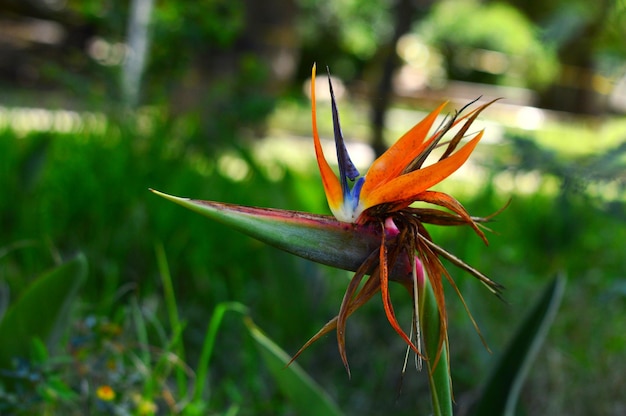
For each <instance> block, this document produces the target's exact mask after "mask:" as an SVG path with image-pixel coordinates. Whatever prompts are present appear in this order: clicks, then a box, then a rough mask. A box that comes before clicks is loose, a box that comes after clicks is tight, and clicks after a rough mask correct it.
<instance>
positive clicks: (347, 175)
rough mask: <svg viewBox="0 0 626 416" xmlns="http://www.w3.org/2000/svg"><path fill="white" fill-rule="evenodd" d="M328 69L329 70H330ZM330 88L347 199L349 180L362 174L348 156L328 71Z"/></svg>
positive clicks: (341, 178) (342, 185)
mask: <svg viewBox="0 0 626 416" xmlns="http://www.w3.org/2000/svg"><path fill="white" fill-rule="evenodd" d="M326 69H327V70H328V68H326ZM328 86H329V88H330V98H331V106H332V113H333V130H334V133H335V147H336V148H337V162H338V163H339V180H340V182H341V189H342V191H343V195H344V198H345V197H347V196H349V195H351V194H350V187H349V186H348V179H350V180H351V181H353V180H354V179H355V178H357V177H359V176H360V173H359V171H358V170H357V168H356V166H354V163H352V160H351V159H350V155H349V154H348V150H347V149H346V144H345V142H344V140H343V134H342V133H341V126H340V124H339V112H338V111H337V103H336V102H335V92H334V91H333V84H332V82H331V81H330V71H328ZM352 195H354V194H352ZM357 202H358V199H357Z"/></svg>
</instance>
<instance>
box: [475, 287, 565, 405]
mask: <svg viewBox="0 0 626 416" xmlns="http://www.w3.org/2000/svg"><path fill="white" fill-rule="evenodd" d="M565 280H566V279H565V277H563V276H557V277H555V278H554V280H553V281H552V282H551V283H550V284H549V285H548V286H547V287H546V289H545V290H544V292H543V293H542V295H541V297H540V298H539V300H538V301H537V303H536V304H535V305H534V306H533V307H532V308H531V309H530V310H529V311H528V313H527V315H526V317H525V318H524V320H523V321H522V323H521V325H520V326H519V327H518V329H517V331H516V333H515V336H514V337H513V339H512V340H511V342H510V344H509V346H508V347H507V349H506V350H505V351H504V353H503V354H502V356H501V357H500V359H499V361H498V364H497V365H496V367H495V368H494V370H493V371H492V373H491V375H490V377H489V378H488V379H487V382H486V384H485V386H484V388H483V390H482V394H481V397H480V399H479V401H478V402H477V403H476V405H475V406H474V408H473V410H472V414H474V415H477V416H480V415H506V416H510V415H514V414H515V407H516V405H517V399H518V396H519V392H520V390H521V388H522V385H523V383H524V380H525V378H526V375H527V374H528V372H529V370H530V367H531V365H532V362H533V360H534V358H535V356H536V355H537V352H538V351H539V347H540V346H541V344H542V343H543V341H544V339H545V337H546V335H547V333H548V329H549V328H550V325H551V324H552V321H553V320H554V317H555V315H556V312H557V310H558V307H559V305H560V303H561V299H562V298H563V292H564V289H565Z"/></svg>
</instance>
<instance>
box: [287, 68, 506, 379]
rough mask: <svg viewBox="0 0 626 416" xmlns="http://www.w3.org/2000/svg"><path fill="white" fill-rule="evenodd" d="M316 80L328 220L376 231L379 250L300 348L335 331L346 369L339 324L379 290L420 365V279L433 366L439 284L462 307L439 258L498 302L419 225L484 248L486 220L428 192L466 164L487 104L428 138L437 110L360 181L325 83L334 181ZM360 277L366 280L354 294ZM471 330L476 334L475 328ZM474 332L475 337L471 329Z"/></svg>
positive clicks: (443, 330)
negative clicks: (408, 321) (406, 296)
mask: <svg viewBox="0 0 626 416" xmlns="http://www.w3.org/2000/svg"><path fill="white" fill-rule="evenodd" d="M315 74H316V68H315V66H313V71H312V82H311V100H312V125H313V141H314V146H315V154H316V158H317V163H318V166H319V169H320V173H321V177H322V183H323V185H324V191H325V193H326V197H327V200H328V205H329V207H330V209H331V211H332V213H333V215H334V216H335V218H337V220H339V221H341V222H347V223H354V224H358V225H362V226H367V225H372V224H376V225H377V226H378V227H379V228H380V233H379V238H380V245H379V248H378V250H376V251H375V252H373V253H372V255H370V256H369V257H368V258H367V259H366V260H365V261H364V262H363V263H362V265H361V267H360V268H359V269H358V270H357V271H356V274H355V276H354V277H353V279H352V281H351V283H350V284H349V285H348V289H347V290H346V294H345V295H344V299H343V302H342V305H341V308H340V311H339V314H338V315H337V317H336V318H335V319H334V320H332V321H330V322H329V323H328V324H327V325H326V326H325V327H324V328H322V329H321V330H320V331H319V332H318V334H316V335H315V336H314V337H313V338H312V339H311V340H310V341H309V342H308V343H307V344H305V346H304V347H303V349H304V348H306V347H307V346H308V345H310V343H312V342H314V341H315V340H317V339H318V338H319V337H320V336H322V335H323V334H325V333H327V332H329V331H330V330H332V329H334V328H336V330H337V339H338V344H339V350H340V354H341V357H342V360H343V362H344V365H345V366H346V369H348V363H347V358H346V352H345V348H344V345H345V338H344V337H345V323H346V319H347V317H348V316H349V315H350V314H351V313H352V312H354V310H356V309H357V308H359V307H360V306H361V305H362V304H363V303H365V302H366V301H367V300H369V299H370V298H371V297H372V296H373V295H374V294H375V293H377V292H378V291H379V290H380V291H381V296H382V301H383V306H384V309H385V314H386V316H387V319H388V320H389V323H390V324H391V326H392V327H393V328H394V330H395V331H396V332H397V333H398V334H399V335H400V336H401V337H402V338H403V339H404V340H405V342H406V343H407V344H408V345H409V347H410V348H411V349H413V350H414V351H415V352H416V353H417V354H418V355H419V356H420V357H421V356H422V351H421V347H420V339H419V333H420V322H419V299H418V298H419V294H420V291H421V290H422V289H423V282H424V271H425V272H426V275H427V277H428V279H429V283H430V284H431V285H432V288H433V291H434V294H435V298H436V301H437V307H438V311H439V315H440V318H441V319H440V328H439V329H440V331H439V334H440V338H439V347H438V351H437V353H436V357H435V362H436V361H437V360H438V359H439V354H440V353H441V348H442V347H443V345H444V344H447V342H448V341H447V340H448V338H447V315H446V308H445V297H444V290H443V284H442V282H443V280H444V279H445V280H447V281H448V282H449V283H450V284H451V285H452V287H453V289H454V290H455V291H456V293H457V294H458V295H459V296H460V297H461V300H462V299H463V298H462V296H461V294H460V292H459V290H458V288H457V286H456V284H455V282H454V280H453V279H452V277H451V276H450V274H449V273H448V271H447V270H446V268H445V267H444V266H443V264H442V262H441V258H442V257H443V258H445V259H447V260H448V261H450V262H452V263H453V264H455V265H456V266H459V267H461V268H462V269H464V270H466V271H468V272H470V273H471V274H472V275H474V276H475V277H477V278H478V279H479V280H480V281H481V282H482V283H483V284H485V285H486V286H487V288H488V289H489V290H490V291H492V292H493V293H495V294H499V292H500V290H501V286H500V285H498V284H497V283H495V282H494V281H492V280H491V279H489V278H487V277H486V276H485V275H483V274H482V273H480V272H479V271H477V270H476V269H474V268H473V267H471V266H469V265H467V264H466V263H464V262H463V261H462V260H460V259H458V258H457V257H456V256H454V255H453V254H451V253H449V252H447V251H446V250H444V249H443V248H441V247H439V246H438V245H436V244H435V243H434V242H433V240H432V238H431V237H430V234H429V233H428V231H427V229H426V227H425V226H424V224H434V225H467V226H469V227H471V228H472V229H473V230H474V231H475V232H476V234H477V235H478V236H479V237H480V238H481V239H482V240H483V241H484V242H485V244H487V239H486V237H485V235H484V233H483V231H482V229H481V224H480V223H482V222H485V221H487V220H488V219H489V218H478V217H472V216H470V215H469V213H468V212H467V211H466V210H465V208H464V207H463V206H462V205H461V203H459V202H458V201H457V200H456V199H455V198H453V197H452V196H450V195H448V194H446V193H443V192H438V191H433V190H431V189H430V188H431V187H433V186H434V185H437V184H438V183H440V182H441V181H443V180H444V179H446V178H447V177H448V176H450V175H451V174H452V173H454V172H455V171H456V170H457V169H458V168H459V167H461V166H462V165H463V164H464V163H465V161H466V160H467V159H468V158H469V156H470V154H471V153H472V151H473V150H474V148H475V147H476V145H477V144H478V142H479V141H480V139H481V138H482V136H483V132H482V131H479V132H477V133H468V130H469V128H470V126H471V125H472V123H473V122H474V120H475V119H476V117H478V115H479V114H480V112H481V111H482V110H484V109H485V108H486V107H487V106H489V105H490V104H491V102H490V103H487V104H483V105H481V106H479V107H477V108H476V109H474V110H472V111H470V112H469V113H467V114H464V115H462V114H461V113H462V111H463V110H461V111H460V112H457V113H455V114H454V115H452V116H450V117H447V118H446V119H445V120H444V121H443V122H442V123H441V124H440V125H439V127H438V128H437V129H435V131H434V133H430V131H431V129H432V127H433V125H434V123H435V121H436V119H437V117H438V116H439V114H440V113H441V111H442V110H443V109H444V107H445V106H446V104H447V103H443V104H441V105H440V106H439V107H438V108H436V109H435V110H434V111H433V112H431V113H430V114H429V115H428V116H426V118H424V119H423V120H422V121H420V122H419V123H418V124H416V125H415V126H414V127H413V128H412V129H410V130H409V131H408V132H407V133H406V134H404V135H403V136H402V137H401V138H400V139H399V140H398V141H397V142H396V143H395V144H394V145H393V146H391V147H390V148H389V149H388V150H387V151H386V152H385V153H384V154H383V155H382V156H380V157H379V158H378V159H376V160H375V161H374V162H373V163H372V165H371V166H370V168H369V170H368V171H367V173H366V174H365V175H363V176H361V175H360V173H359V171H358V170H357V169H356V168H355V166H354V164H353V163H352V161H351V160H350V157H349V155H348V152H347V150H346V146H345V143H344V139H343V135H342V131H341V126H340V121H339V114H338V111H337V105H336V102H335V97H334V93H333V89H332V84H331V83H330V77H329V88H330V93H331V108H332V116H333V126H334V136H335V145H336V149H337V161H338V165H339V177H337V176H335V173H334V172H333V170H332V168H331V167H330V165H329V164H328V162H327V161H326V158H325V156H324V152H323V150H322V146H321V143H320V138H319V133H318V130H317V121H316V100H315ZM460 123H463V124H462V125H461V126H460V128H459V129H458V131H457V132H456V133H455V134H454V135H453V137H452V138H450V139H445V135H446V133H448V132H449V131H450V130H451V129H452V128H453V127H455V126H457V125H459V124H460ZM468 136H469V140H468V141H467V143H465V144H464V145H462V146H460V144H461V141H462V140H463V139H465V138H466V137H468ZM438 147H445V150H444V151H443V153H442V154H441V156H440V157H439V159H438V161H437V162H435V163H433V164H430V165H428V166H426V165H425V162H426V160H427V158H428V157H429V156H430V155H431V153H432V151H433V150H434V149H436V148H438ZM351 184H352V185H351ZM415 202H424V203H427V204H429V205H431V206H433V207H419V208H418V207H413V206H412V204H413V203H415ZM366 275H369V276H370V277H369V278H368V280H367V281H366V283H365V284H364V285H363V286H362V287H361V289H360V290H358V292H357V289H358V288H359V286H360V283H361V281H362V279H363V278H364V276H366ZM389 280H396V281H398V282H400V283H402V284H403V285H404V286H405V287H406V288H407V289H408V290H409V293H410V294H411V295H412V296H413V299H414V320H413V327H412V331H411V332H412V333H414V334H415V336H414V337H413V339H412V337H411V336H409V335H408V334H407V333H406V332H405V331H404V330H403V329H402V328H401V327H400V325H399V323H398V321H397V319H396V316H395V312H394V309H393V305H392V303H391V299H390V296H389V291H388V283H389ZM463 303H464V302H463ZM464 304H465V303H464ZM470 316H471V315H470ZM474 325H475V326H476V324H475V323H474ZM476 329H477V330H478V328H477V326H476ZM479 334H480V332H479ZM296 356H297V355H296ZM348 371H349V369H348Z"/></svg>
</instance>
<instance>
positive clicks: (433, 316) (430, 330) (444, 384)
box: [420, 278, 452, 416]
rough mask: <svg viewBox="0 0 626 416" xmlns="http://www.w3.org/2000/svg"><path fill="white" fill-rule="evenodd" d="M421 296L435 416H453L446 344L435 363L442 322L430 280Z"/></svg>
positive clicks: (422, 323) (426, 280)
mask: <svg viewBox="0 0 626 416" xmlns="http://www.w3.org/2000/svg"><path fill="white" fill-rule="evenodd" d="M424 282H425V284H424V288H423V289H422V290H421V292H422V293H421V294H420V295H421V296H420V300H421V302H420V309H421V312H420V316H421V320H420V325H421V326H422V335H423V337H424V347H425V349H426V358H427V361H426V367H427V370H428V384H429V386H430V395H431V401H432V405H433V414H434V415H435V416H452V380H451V379H450V367H449V363H448V349H447V346H446V344H445V343H444V344H443V346H442V350H441V354H440V355H439V359H438V360H437V362H436V363H435V362H434V361H435V359H436V357H437V350H438V347H439V336H440V329H441V328H440V322H441V321H440V320H441V317H440V315H439V308H438V307H437V300H436V298H435V293H434V292H433V288H432V286H431V285H430V281H429V279H428V278H426V279H424Z"/></svg>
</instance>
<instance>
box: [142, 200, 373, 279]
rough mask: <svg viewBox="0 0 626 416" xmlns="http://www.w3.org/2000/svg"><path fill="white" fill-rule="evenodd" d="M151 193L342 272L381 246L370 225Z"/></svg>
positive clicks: (352, 267)
mask: <svg viewBox="0 0 626 416" xmlns="http://www.w3.org/2000/svg"><path fill="white" fill-rule="evenodd" d="M151 191H152V192H154V193H155V194H157V195H159V196H161V197H163V198H165V199H168V200H170V201H172V202H175V203H177V204H179V205H181V206H183V207H185V208H188V209H190V210H192V211H195V212H197V213H199V214H202V215H204V216H206V217H208V218H211V219H213V220H215V221H218V222H221V223H223V224H225V225H227V226H229V227H231V228H233V229H236V230H238V231H240V232H242V233H244V234H247V235H249V236H251V237H254V238H256V239H257V240H260V241H263V242H264V243H267V244H269V245H272V246H274V247H277V248H279V249H281V250H284V251H287V252H289V253H292V254H295V255H297V256H300V257H303V258H305V259H308V260H312V261H315V262H317V263H322V264H326V265H329V266H332V267H337V268H340V269H344V270H351V271H355V270H357V269H358V268H359V266H360V265H361V264H362V263H363V262H364V261H365V259H366V258H367V256H369V255H370V253H372V252H373V251H374V250H378V248H379V247H380V241H381V240H380V231H379V230H378V228H377V227H375V226H372V225H358V224H350V223H345V222H340V221H337V220H336V219H335V218H334V217H332V216H328V215H315V214H309V213H305V212H298V211H287V210H279V209H271V208H255V207H245V206H241V205H234V204H225V203H221V202H212V201H200V200H195V199H188V198H180V197H176V196H172V195H168V194H164V193H162V192H159V191H155V190H151Z"/></svg>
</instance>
